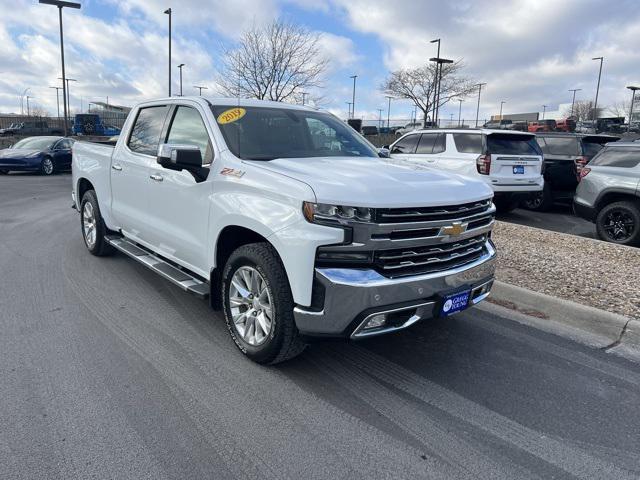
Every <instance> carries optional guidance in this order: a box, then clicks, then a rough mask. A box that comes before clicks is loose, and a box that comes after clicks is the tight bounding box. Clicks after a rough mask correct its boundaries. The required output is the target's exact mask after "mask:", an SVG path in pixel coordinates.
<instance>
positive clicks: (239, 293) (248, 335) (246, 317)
mask: <svg viewBox="0 0 640 480" xmlns="http://www.w3.org/2000/svg"><path fill="white" fill-rule="evenodd" d="M229 307H230V309H231V318H232V319H233V325H234V328H235V330H236V331H237V333H238V335H239V336H240V337H241V338H242V339H243V340H244V341H245V342H246V343H248V344H249V345H251V346H258V345H261V344H262V343H264V342H265V341H266V340H267V338H268V337H269V334H270V333H271V329H272V327H273V302H272V298H271V292H270V290H269V286H268V285H267V282H266V281H265V279H264V277H263V276H262V275H261V274H260V272H258V270H256V269H255V268H253V267H248V266H243V267H240V268H238V269H237V270H236V271H235V273H234V274H233V277H232V278H231V285H230V286H229Z"/></svg>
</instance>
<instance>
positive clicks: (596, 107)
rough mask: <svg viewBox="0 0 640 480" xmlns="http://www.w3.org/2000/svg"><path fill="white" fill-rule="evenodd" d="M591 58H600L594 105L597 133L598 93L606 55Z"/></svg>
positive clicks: (594, 120)
mask: <svg viewBox="0 0 640 480" xmlns="http://www.w3.org/2000/svg"><path fill="white" fill-rule="evenodd" d="M591 60H600V70H599V71H598V86H597V87H596V102H595V104H594V106H593V122H594V126H595V128H596V133H598V132H597V131H598V126H597V124H598V122H597V120H596V115H598V93H600V77H602V62H603V61H604V57H593V58H592V59H591Z"/></svg>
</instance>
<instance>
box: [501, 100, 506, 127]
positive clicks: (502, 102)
mask: <svg viewBox="0 0 640 480" xmlns="http://www.w3.org/2000/svg"><path fill="white" fill-rule="evenodd" d="M505 103H507V102H506V101H504V100H502V101H501V102H500V125H501V126H502V106H503V105H504V104H505Z"/></svg>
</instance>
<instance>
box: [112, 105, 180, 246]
mask: <svg viewBox="0 0 640 480" xmlns="http://www.w3.org/2000/svg"><path fill="white" fill-rule="evenodd" d="M168 112H169V107H168V106H167V105H153V106H148V107H142V108H140V109H139V110H138V113H137V115H136V119H135V121H134V123H133V125H132V128H131V134H130V135H129V138H127V139H126V143H124V144H119V145H118V147H117V148H116V150H115V151H114V155H113V158H112V160H111V170H110V172H111V199H112V200H111V213H112V215H113V218H114V219H115V220H116V222H117V224H118V225H119V226H120V228H121V229H122V231H123V233H125V235H127V236H129V237H131V238H133V239H134V240H139V241H142V242H146V241H147V238H148V236H149V229H150V224H149V222H150V218H149V215H148V207H149V199H148V196H149V190H150V188H151V185H150V183H151V180H150V179H149V175H150V174H151V172H150V168H151V164H152V163H155V162H156V158H157V155H158V145H159V143H160V138H161V136H162V132H163V130H164V126H165V121H166V118H167V113H168Z"/></svg>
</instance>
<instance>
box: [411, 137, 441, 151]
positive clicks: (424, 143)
mask: <svg viewBox="0 0 640 480" xmlns="http://www.w3.org/2000/svg"><path fill="white" fill-rule="evenodd" d="M437 139H438V134H437V133H424V134H422V136H421V137H420V142H418V148H417V149H416V153H422V154H425V153H427V154H431V153H434V152H433V146H434V145H435V144H436V140H437Z"/></svg>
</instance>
